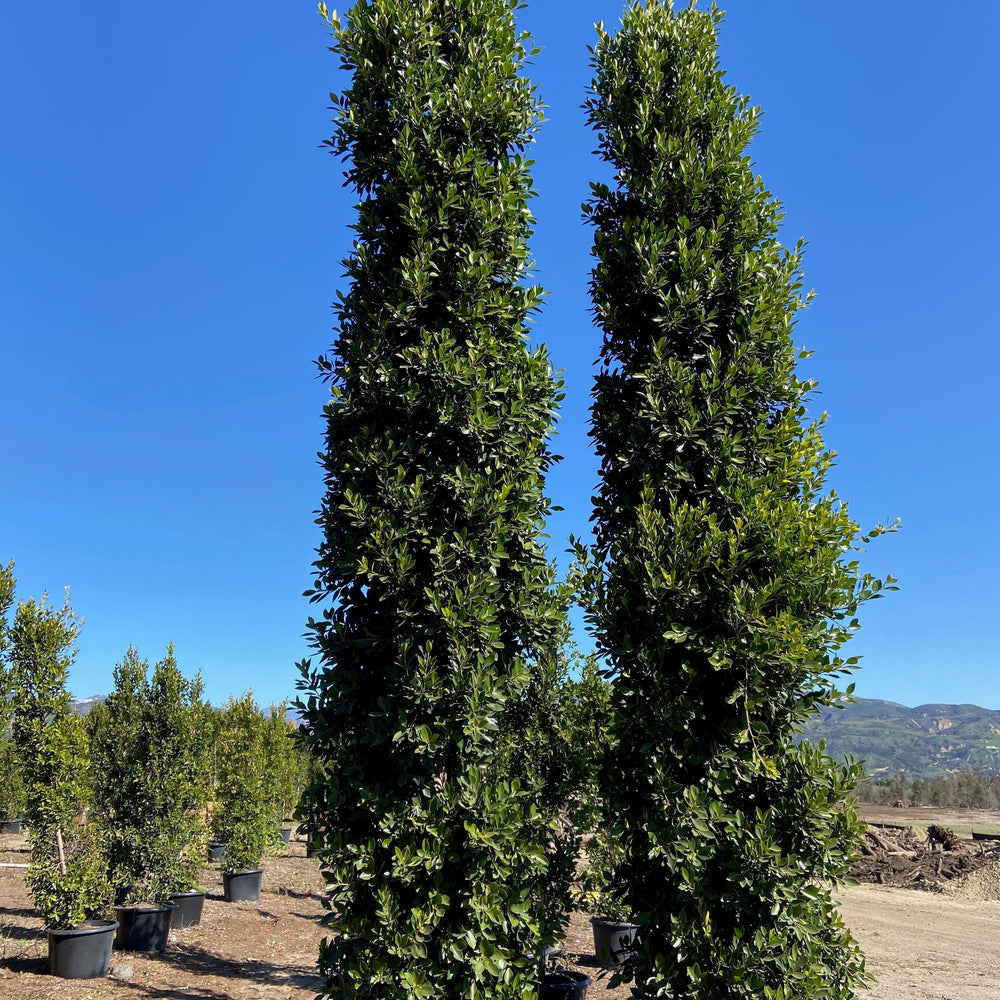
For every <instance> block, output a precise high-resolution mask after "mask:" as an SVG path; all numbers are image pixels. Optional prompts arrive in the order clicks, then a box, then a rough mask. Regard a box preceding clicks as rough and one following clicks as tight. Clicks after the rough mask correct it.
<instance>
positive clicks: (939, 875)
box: [851, 826, 1000, 899]
mask: <svg viewBox="0 0 1000 1000" xmlns="http://www.w3.org/2000/svg"><path fill="white" fill-rule="evenodd" d="M980 872H982V873H983V874H982V875H980V874H979V873H980ZM987 873H989V874H987ZM973 875H977V876H978V878H977V879H976V880H974V881H972V882H971V883H970V882H969V881H968V880H970V879H971V878H972V876H973ZM851 876H852V877H853V878H856V879H857V880H858V881H859V882H875V883H877V884H879V885H891V886H899V887H906V888H913V889H928V890H930V891H933V892H944V891H948V892H954V891H957V890H959V889H960V887H961V888H962V891H963V892H966V891H967V892H973V893H974V892H977V891H982V892H987V891H995V892H996V894H995V895H978V896H973V897H970V898H977V899H1000V843H996V842H988V843H987V842H982V843H981V842H977V841H972V840H962V839H961V838H960V837H957V836H956V835H955V834H954V833H953V832H952V831H951V830H949V829H948V828H947V827H933V828H932V829H931V830H928V831H926V832H925V831H923V830H918V829H917V828H916V827H912V826H910V827H906V828H887V827H875V826H869V827H868V829H867V831H866V832H865V836H864V838H863V840H862V842H861V849H860V853H859V855H858V857H857V859H856V860H855V862H854V865H853V866H852V867H851ZM967 885H968V888H967V889H966V888H965V887H966V886H967ZM980 885H981V886H982V888H981V889H977V888H976V887H977V886H980ZM990 887H995V889H991V888H990Z"/></svg>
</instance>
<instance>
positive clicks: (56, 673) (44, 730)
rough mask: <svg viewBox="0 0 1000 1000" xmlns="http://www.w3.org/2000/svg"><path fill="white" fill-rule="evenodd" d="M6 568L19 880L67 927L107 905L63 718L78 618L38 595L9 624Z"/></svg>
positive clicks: (4, 609) (71, 732)
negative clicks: (20, 817) (24, 846)
mask: <svg viewBox="0 0 1000 1000" xmlns="http://www.w3.org/2000/svg"><path fill="white" fill-rule="evenodd" d="M15 583H16V581H15V580H14V576H13V564H11V565H8V566H7V568H6V569H5V570H4V571H3V573H2V580H0V622H2V624H0V634H3V633H4V632H5V634H3V640H2V643H0V648H2V653H3V664H2V667H3V669H2V672H0V673H2V677H0V681H2V683H0V690H2V691H3V693H4V694H5V696H6V697H7V698H8V699H9V702H10V705H11V706H12V708H13V711H12V716H13V717H12V732H13V740H14V746H15V756H16V758H17V760H18V761H19V762H20V765H21V769H22V774H23V781H24V792H25V810H24V811H25V817H26V819H27V821H28V836H29V838H30V841H31V862H30V865H29V867H28V873H27V882H28V887H29V889H30V890H31V892H32V896H33V898H34V900H35V906H36V907H37V908H38V911H39V912H40V914H41V915H42V918H43V919H44V921H45V923H46V926H48V927H70V926H73V925H74V924H76V923H79V922H80V921H81V920H83V919H84V918H85V917H88V916H90V915H91V914H92V913H95V912H97V911H98V910H100V909H101V908H102V907H103V906H105V905H107V903H108V902H109V898H108V886H107V880H106V877H105V860H104V856H103V852H102V850H101V842H100V834H99V832H98V830H97V829H96V828H88V829H81V828H80V827H79V826H78V825H77V822H76V820H77V817H78V815H79V814H80V813H81V811H82V810H84V809H85V808H86V807H87V806H88V805H89V804H90V799H91V771H90V751H89V745H88V740H87V732H86V729H85V727H84V724H83V720H82V719H81V718H80V717H79V716H78V715H74V714H70V713H69V693H68V691H67V690H66V678H67V675H68V673H69V667H70V664H71V663H72V661H73V655H74V653H75V650H74V649H73V648H72V647H73V643H74V642H75V640H76V637H77V635H78V633H79V628H80V621H79V619H78V618H77V617H76V614H75V613H74V612H73V609H72V608H71V607H70V605H69V598H68V596H67V598H66V601H65V602H64V603H63V605H62V607H61V608H54V607H52V606H51V605H50V604H49V603H48V601H47V600H46V599H45V597H44V595H43V597H42V599H41V600H40V601H36V600H34V598H32V599H30V600H28V601H27V602H25V601H19V602H18V605H17V611H16V613H15V616H14V620H13V622H12V623H8V621H7V616H8V613H9V610H10V608H11V606H12V604H13V596H14V586H15Z"/></svg>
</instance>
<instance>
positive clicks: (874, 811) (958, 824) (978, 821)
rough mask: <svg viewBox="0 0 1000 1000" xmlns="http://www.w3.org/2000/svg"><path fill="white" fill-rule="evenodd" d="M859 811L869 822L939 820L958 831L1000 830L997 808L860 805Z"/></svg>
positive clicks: (923, 822) (917, 823) (921, 823)
mask: <svg viewBox="0 0 1000 1000" xmlns="http://www.w3.org/2000/svg"><path fill="white" fill-rule="evenodd" d="M857 808H858V814H859V815H860V816H861V818H862V819H863V820H865V821H866V822H867V823H894V824H901V825H903V826H911V825H912V826H927V825H928V824H930V823H940V824H942V825H944V826H949V827H951V828H952V829H953V830H954V831H955V832H956V833H958V834H968V833H969V832H971V831H972V830H978V831H980V832H982V833H1000V811H997V810H996V809H942V808H938V807H936V806H906V807H903V808H902V809H900V808H894V807H892V806H870V805H859V806H858V807H857Z"/></svg>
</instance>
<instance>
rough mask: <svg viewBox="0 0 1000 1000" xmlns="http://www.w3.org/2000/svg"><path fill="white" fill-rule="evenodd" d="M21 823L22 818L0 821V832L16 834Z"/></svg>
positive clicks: (19, 829) (19, 830) (22, 821)
mask: <svg viewBox="0 0 1000 1000" xmlns="http://www.w3.org/2000/svg"><path fill="white" fill-rule="evenodd" d="M23 823H24V820H23V819H5V820H4V821H3V822H2V823H0V833H11V834H18V833H20V832H21V826H22V824H23Z"/></svg>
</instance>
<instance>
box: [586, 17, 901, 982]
mask: <svg viewBox="0 0 1000 1000" xmlns="http://www.w3.org/2000/svg"><path fill="white" fill-rule="evenodd" d="M721 19H722V18H721V13H720V12H719V11H718V10H717V9H716V8H714V7H713V8H712V9H711V11H709V12H701V11H698V10H697V9H696V8H695V6H694V5H693V4H692V5H691V6H689V7H687V8H686V9H683V10H678V11H674V10H673V8H672V4H671V3H670V2H669V0H666V2H664V0H648V2H647V3H632V4H630V5H629V6H628V8H627V10H626V13H625V15H624V18H623V21H622V26H621V29H620V30H619V31H618V32H617V33H616V34H610V33H607V32H605V31H604V30H603V28H601V27H600V26H599V40H598V43H597V45H596V48H595V49H594V50H593V61H592V65H593V67H594V74H595V75H594V80H593V84H592V93H591V95H590V97H589V99H588V102H587V109H588V112H589V119H590V123H591V124H592V125H593V127H594V128H595V129H596V130H597V132H598V134H599V144H600V149H599V152H600V155H601V157H602V159H603V160H604V161H605V162H607V163H608V164H610V166H611V167H612V168H613V171H614V174H613V180H612V182H611V183H610V184H595V185H593V191H592V197H591V199H590V200H589V202H588V204H587V206H586V212H587V215H588V217H589V221H590V222H591V223H592V224H593V226H594V227H595V241H594V254H595V258H596V264H595V268H594V271H593V276H592V294H593V303H594V311H595V315H596V319H597V323H598V325H599V327H600V329H601V330H602V332H603V347H602V351H601V368H600V371H599V374H598V376H597V379H596V384H595V390H594V404H593V410H592V417H593V427H592V436H593V439H594V441H595V443H596V446H597V450H598V453H599V456H600V459H601V484H600V488H599V493H598V496H597V497H596V499H595V520H596V544H595V547H594V555H595V566H596V571H595V573H594V574H593V576H592V584H593V590H592V592H591V595H590V615H591V621H592V625H593V627H594V630H595V633H596V637H597V640H598V643H599V649H600V652H601V653H602V654H603V655H604V656H605V657H606V658H607V660H608V661H609V663H610V665H611V667H612V668H613V671H614V675H615V678H616V679H615V686H614V723H613V729H614V734H613V735H614V739H615V741H616V742H617V744H618V747H619V755H620V757H627V761H628V763H627V766H623V767H616V768H615V770H614V773H613V774H609V775H607V776H606V782H605V794H606V797H607V800H608V804H609V808H608V813H609V816H610V817H612V820H613V821H614V823H615V825H616V828H617V829H616V833H617V835H618V836H619V837H620V838H621V841H622V845H623V849H624V855H625V862H624V866H623V868H622V869H621V871H620V876H621V882H622V890H623V891H624V892H625V893H626V898H627V901H628V903H629V905H630V907H631V909H632V911H633V912H634V914H635V916H636V918H637V919H638V921H639V922H640V924H641V932H640V933H641V939H642V948H641V951H640V953H639V955H638V956H637V958H636V960H635V962H634V965H633V966H632V968H631V970H630V972H629V973H627V975H629V976H630V977H631V978H633V979H634V984H635V985H634V990H635V995H637V996H643V997H653V996H657V995H659V996H671V997H676V998H704V1000H709V998H711V1000H721V998H736V997H740V998H751V997H752V998H755V1000H757V998H765V997H767V998H772V997H773V998H778V997H781V998H791V997H803V998H804V997H810V998H814V997H849V996H852V995H853V989H854V988H855V987H856V986H857V985H858V984H859V982H860V981H861V977H862V975H863V959H862V957H861V955H860V953H859V952H858V950H857V947H856V945H855V943H854V941H853V940H852V938H851V937H850V935H849V933H848V932H847V930H846V929H845V927H844V926H843V924H842V922H841V920H840V918H839V915H838V913H837V911H836V908H835V905H834V903H833V902H832V899H831V895H830V886H831V884H832V883H834V882H835V881H836V880H837V879H838V878H839V877H841V876H843V875H844V874H845V872H846V868H847V865H848V860H849V858H850V856H851V852H852V849H853V844H854V840H855V837H856V830H857V825H856V818H855V816H854V814H853V812H852V811H851V810H850V809H849V808H848V809H842V808H841V805H840V804H841V802H842V800H843V799H844V797H845V795H847V794H848V793H849V791H850V789H851V788H852V786H853V784H854V782H855V781H856V778H857V768H855V767H853V766H852V767H848V768H845V769H841V768H839V767H837V766H835V765H834V764H833V762H832V761H831V760H830V759H829V758H828V757H827V756H825V755H824V754H823V752H822V746H820V747H818V748H817V747H813V746H809V745H802V746H800V745H799V739H800V738H799V736H798V735H797V730H798V727H800V725H801V724H802V722H803V720H804V719H805V718H806V717H807V716H808V715H809V714H810V713H811V712H812V711H813V710H814V709H815V708H816V707H817V706H819V705H824V704H829V703H831V701H832V700H833V699H834V698H835V697H836V692H835V683H836V678H837V676H838V675H839V674H841V673H842V672H843V671H844V670H846V669H847V668H849V667H850V666H851V665H852V663H853V661H852V660H846V661H845V660H843V659H842V658H841V657H840V655H839V653H838V650H839V649H840V647H841V646H842V644H843V643H844V642H845V640H846V639H848V637H849V636H850V635H851V633H852V632H853V630H854V629H855V627H856V622H855V618H854V616H855V612H856V611H857V609H858V606H859V605H860V604H861V603H862V602H864V601H865V600H867V599H868V598H871V597H873V596H876V595H877V594H878V592H879V590H881V589H882V586H883V583H882V582H880V581H877V580H874V579H872V578H871V577H870V576H869V575H867V574H863V573H862V572H861V571H860V569H859V567H858V563H857V561H856V560H855V558H854V556H853V555H852V554H851V553H852V549H855V548H856V547H857V546H858V545H859V544H864V542H865V541H866V540H867V539H865V538H862V537H861V536H860V535H859V532H858V527H857V525H856V524H855V523H854V522H853V521H852V519H851V518H850V516H849V515H848V511H847V509H846V507H845V505H844V504H843V503H842V502H841V501H840V500H839V499H838V498H837V497H836V496H835V495H833V494H832V493H830V492H828V491H827V488H826V487H825V486H824V478H825V476H826V474H827V472H828V470H829V468H830V464H831V460H832V457H833V456H832V453H831V452H829V451H827V450H826V448H825V446H824V444H823V441H822V438H821V425H822V419H820V420H814V419H812V418H810V417H809V416H808V415H807V413H806V409H805V407H806V402H807V400H808V398H809V396H810V394H811V392H812V390H813V389H814V383H813V382H811V381H809V380H804V379H802V378H800V377H799V376H798V375H797V374H796V359H797V357H801V356H802V355H801V354H798V353H797V351H796V349H795V346H794V344H793V339H792V338H793V324H794V319H795V315H796V313H797V312H798V310H799V309H800V308H802V307H803V305H804V304H805V301H806V299H807V297H805V298H804V297H803V296H802V295H801V294H800V289H801V276H800V261H801V253H802V250H801V245H799V246H796V247H795V248H794V249H793V250H787V249H784V248H783V247H782V246H781V245H780V244H779V242H778V239H777V234H778V228H779V223H780V220H781V217H782V216H781V208H780V205H779V203H778V202H777V201H776V200H775V199H774V198H773V197H772V196H771V195H770V193H769V192H768V191H767V190H765V188H764V186H763V183H762V182H761V180H760V179H759V178H758V177H757V176H755V174H754V171H753V169H752V166H751V163H750V160H749V157H748V155H747V147H748V144H749V143H750V141H751V139H752V137H753V135H754V133H755V131H756V129H757V122H758V109H756V108H754V107H752V106H751V105H750V103H749V101H748V100H747V99H746V98H745V97H743V96H741V95H740V94H738V93H737V92H736V90H735V89H734V88H732V87H729V86H727V85H726V84H725V83H724V81H723V74H722V71H721V70H720V68H719V64H718V58H717V29H718V25H719V23H720V21H721ZM881 530H883V529H881V528H879V529H876V533H877V532H878V531H881Z"/></svg>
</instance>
